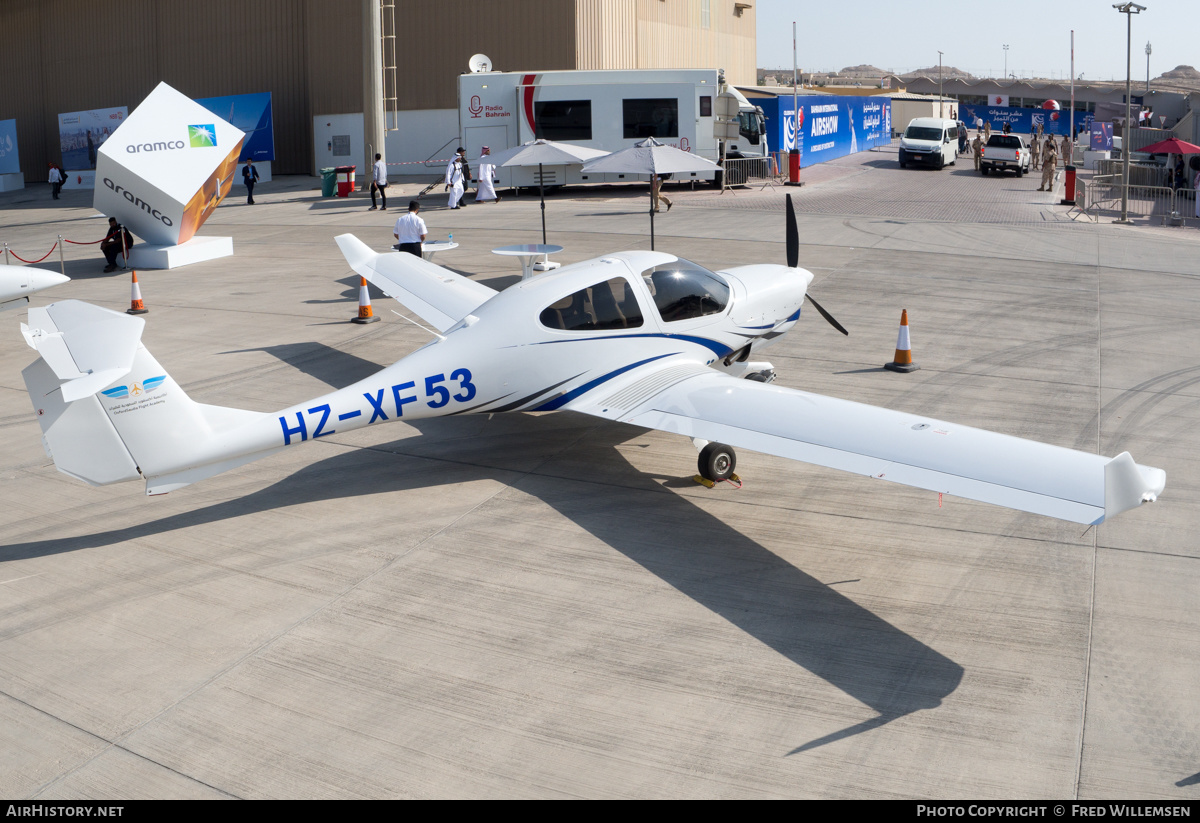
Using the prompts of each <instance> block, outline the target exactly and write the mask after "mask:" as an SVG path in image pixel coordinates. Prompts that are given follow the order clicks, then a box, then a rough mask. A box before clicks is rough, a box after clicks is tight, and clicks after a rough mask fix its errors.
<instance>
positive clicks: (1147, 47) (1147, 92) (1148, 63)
mask: <svg viewBox="0 0 1200 823" xmlns="http://www.w3.org/2000/svg"><path fill="white" fill-rule="evenodd" d="M1149 93H1150V41H1149V40H1147V41H1146V94H1149Z"/></svg>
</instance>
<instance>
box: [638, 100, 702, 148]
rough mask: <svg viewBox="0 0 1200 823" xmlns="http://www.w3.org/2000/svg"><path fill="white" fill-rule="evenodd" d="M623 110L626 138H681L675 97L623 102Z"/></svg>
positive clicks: (677, 105)
mask: <svg viewBox="0 0 1200 823" xmlns="http://www.w3.org/2000/svg"><path fill="white" fill-rule="evenodd" d="M702 99H706V98H702ZM621 109H622V111H623V113H624V119H625V132H624V136H625V137H626V138H645V137H678V136H679V100H678V99H676V98H674V97H657V98H648V99H644V100H622V101H621Z"/></svg>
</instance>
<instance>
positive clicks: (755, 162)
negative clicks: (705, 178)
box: [721, 156, 779, 192]
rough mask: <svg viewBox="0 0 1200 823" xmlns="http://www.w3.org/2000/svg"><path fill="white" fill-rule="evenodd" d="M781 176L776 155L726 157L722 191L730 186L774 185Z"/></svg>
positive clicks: (722, 176) (763, 186) (722, 175)
mask: <svg viewBox="0 0 1200 823" xmlns="http://www.w3.org/2000/svg"><path fill="white" fill-rule="evenodd" d="M778 178H779V164H778V162H777V161H776V159H775V157H774V156H768V157H726V158H725V170H724V172H723V173H722V174H721V191H722V192H724V191H725V189H727V188H729V187H730V186H745V185H752V184H756V183H762V186H761V187H762V188H766V187H767V186H771V185H774V184H775V183H776V182H777V180H778Z"/></svg>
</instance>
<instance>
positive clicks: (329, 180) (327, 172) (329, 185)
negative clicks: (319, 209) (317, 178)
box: [321, 166, 337, 197]
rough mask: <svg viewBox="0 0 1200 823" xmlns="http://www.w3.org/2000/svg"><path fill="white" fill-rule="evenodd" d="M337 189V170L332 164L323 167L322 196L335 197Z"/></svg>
mask: <svg viewBox="0 0 1200 823" xmlns="http://www.w3.org/2000/svg"><path fill="white" fill-rule="evenodd" d="M335 191H337V170H336V169H334V168H333V167H332V166H330V167H329V168H327V169H321V196H322V197H333V193H334V192H335Z"/></svg>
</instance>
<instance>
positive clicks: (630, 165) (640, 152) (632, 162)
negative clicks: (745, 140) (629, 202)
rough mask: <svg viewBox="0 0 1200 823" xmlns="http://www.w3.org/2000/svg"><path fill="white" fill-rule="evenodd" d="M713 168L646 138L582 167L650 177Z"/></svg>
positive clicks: (696, 157)
mask: <svg viewBox="0 0 1200 823" xmlns="http://www.w3.org/2000/svg"><path fill="white" fill-rule="evenodd" d="M716 168H718V166H717V164H716V163H714V162H713V161H711V160H707V159H705V158H703V157H700V156H699V155H696V154H692V153H691V152H687V151H680V150H679V149H677V148H674V147H672V146H666V145H663V144H662V143H660V142H659V141H657V140H655V139H654V138H653V137H647V138H646V139H645V140H643V141H642V142H640V143H638V144H637V145H635V146H631V147H630V148H627V149H621V150H620V151H614V152H613V153H612V154H610V155H608V156H607V157H600V158H597V159H595V160H591V161H588V162H587V163H584V164H583V170H584V171H586V172H606V173H617V174H650V175H657V174H683V173H685V172H694V171H711V170H712V169H716ZM651 190H653V183H651ZM650 250H651V251H653V250H654V197H653V196H651V198H650Z"/></svg>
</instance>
